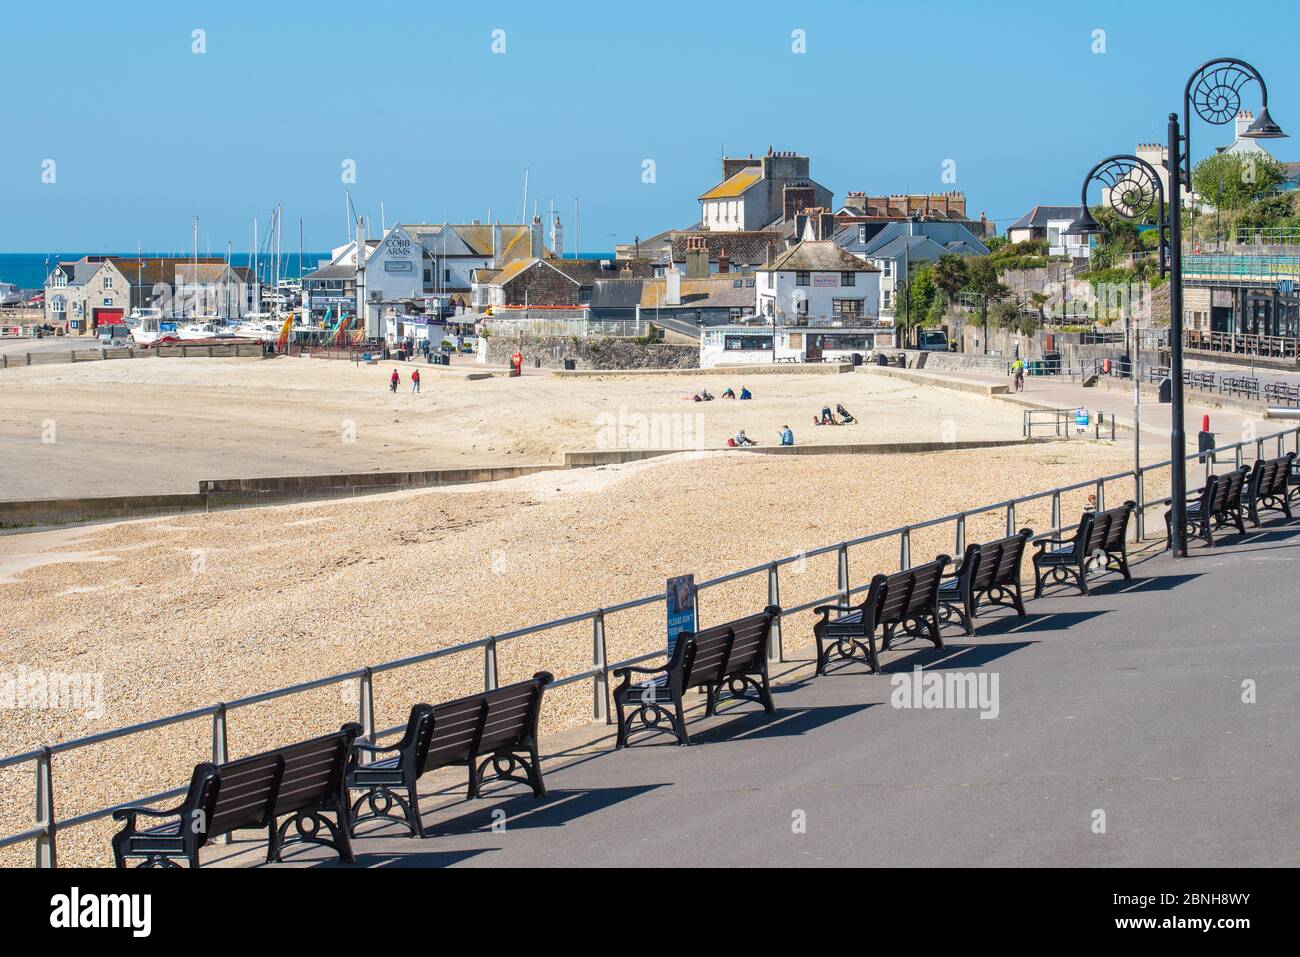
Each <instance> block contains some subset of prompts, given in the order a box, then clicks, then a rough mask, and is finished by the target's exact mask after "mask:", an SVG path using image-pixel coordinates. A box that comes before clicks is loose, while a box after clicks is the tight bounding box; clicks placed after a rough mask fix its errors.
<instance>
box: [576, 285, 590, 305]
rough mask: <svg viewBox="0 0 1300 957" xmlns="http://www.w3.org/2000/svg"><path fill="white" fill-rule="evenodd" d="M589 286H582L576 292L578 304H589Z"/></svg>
mask: <svg viewBox="0 0 1300 957" xmlns="http://www.w3.org/2000/svg"><path fill="white" fill-rule="evenodd" d="M591 289H592V287H591V286H583V287H582V288H580V289H579V290H578V302H591Z"/></svg>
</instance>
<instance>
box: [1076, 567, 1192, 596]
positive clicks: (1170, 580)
mask: <svg viewBox="0 0 1300 957" xmlns="http://www.w3.org/2000/svg"><path fill="white" fill-rule="evenodd" d="M1201 575H1202V573H1201V572H1194V573H1192V574H1189V575H1152V576H1151V577H1150V578H1134V579H1133V580H1132V581H1125V580H1124V579H1122V578H1120V579H1117V580H1115V581H1108V582H1105V583H1104V584H1101V585H1098V586H1096V587H1095V588H1093V589H1092V593H1093V594H1094V595H1131V594H1133V593H1135V592H1153V591H1169V590H1170V589H1172V588H1177V587H1178V586H1179V585H1185V584H1187V583H1188V582H1189V581H1192V580H1194V579H1197V578H1200V577H1201Z"/></svg>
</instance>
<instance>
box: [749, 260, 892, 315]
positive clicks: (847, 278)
mask: <svg viewBox="0 0 1300 957" xmlns="http://www.w3.org/2000/svg"><path fill="white" fill-rule="evenodd" d="M756 275H757V276H758V281H757V282H756V283H755V292H756V297H757V301H756V303H755V311H756V312H757V313H758V314H759V315H762V316H768V317H775V318H777V319H787V320H796V319H800V318H806V319H811V320H815V321H817V322H840V323H843V324H844V325H851V324H853V323H855V322H861V321H862V320H876V319H878V318H879V316H880V279H879V277H880V273H877V272H876V271H875V270H874V269H872V270H859V271H855V272H811V271H810V272H803V271H791V272H785V271H775V270H768V269H759V270H758V271H757V273H756Z"/></svg>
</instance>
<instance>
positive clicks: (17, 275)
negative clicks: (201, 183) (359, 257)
mask: <svg viewBox="0 0 1300 957" xmlns="http://www.w3.org/2000/svg"><path fill="white" fill-rule="evenodd" d="M85 255H86V253H59V254H58V255H57V256H55V255H53V254H47V253H0V282H11V283H13V284H14V285H15V286H17V287H18V288H19V289H40V288H42V287H44V285H45V277H46V276H48V275H49V274H50V271H51V270H53V269H54V264H55V263H56V262H74V261H75V260H78V259H80V258H81V257H82V256H85ZM93 255H96V256H98V255H103V254H102V253H94V254H93ZM108 255H110V256H124V257H126V258H128V259H134V258H135V255H136V254H135V253H134V252H129V253H108ZM145 255H146V256H157V255H166V254H165V253H162V254H160V253H145ZM205 255H206V254H205ZM213 255H219V254H218V253H214V254H213ZM174 258H176V259H177V260H179V261H184V260H186V259H188V258H189V257H188V256H176V257H174ZM251 259H252V257H251V256H250V255H249V254H248V253H233V254H232V255H231V257H230V264H231V265H232V266H248V265H249V264H250V261H251ZM322 259H329V253H303V254H302V271H303V272H311V271H312V270H313V269H315V268H316V267H317V266H318V265H319V264H320V261H321V260H322ZM260 261H261V262H262V263H263V264H265V262H266V260H265V259H264V258H263V259H261V260H260ZM47 265H48V268H47ZM280 273H281V275H282V276H283V278H285V279H296V278H297V277H298V253H297V252H296V251H295V252H294V253H292V254H286V255H285V257H284V261H283V262H282V263H281V265H280Z"/></svg>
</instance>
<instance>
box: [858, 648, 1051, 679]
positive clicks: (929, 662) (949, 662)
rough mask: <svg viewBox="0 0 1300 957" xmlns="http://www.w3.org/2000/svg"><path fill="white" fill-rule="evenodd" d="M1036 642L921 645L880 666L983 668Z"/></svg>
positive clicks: (895, 668)
mask: <svg viewBox="0 0 1300 957" xmlns="http://www.w3.org/2000/svg"><path fill="white" fill-rule="evenodd" d="M1033 644H1037V642H1034V641H1003V642H999V643H997V644H991V645H948V646H947V647H946V648H934V647H928V648H918V649H917V650H916V651H912V652H909V653H907V654H905V655H903V656H902V657H901V658H895V659H893V660H892V661H889V662H887V663H886V662H881V664H880V667H881V668H882V669H883V670H884V672H885V674H892V673H897V672H906V671H911V670H912V669H913V668H916V667H921V668H925V669H927V670H930V671H936V670H941V669H947V668H963V669H964V668H980V667H982V666H984V665H987V664H990V663H991V662H994V661H997V660H998V659H999V658H1005V657H1006V656H1007V655H1009V654H1011V653H1012V652H1016V651H1019V650H1020V649H1022V648H1028V647H1029V646H1030V645H1033Z"/></svg>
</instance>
